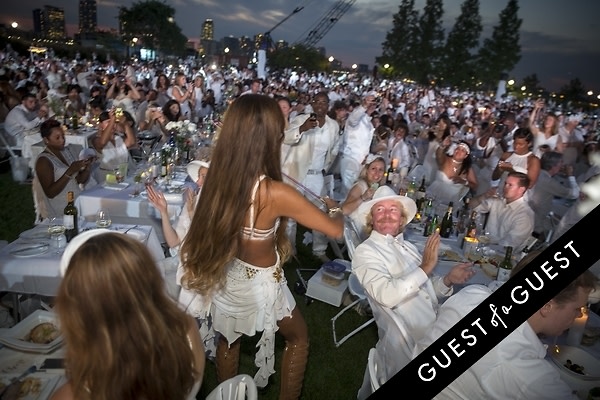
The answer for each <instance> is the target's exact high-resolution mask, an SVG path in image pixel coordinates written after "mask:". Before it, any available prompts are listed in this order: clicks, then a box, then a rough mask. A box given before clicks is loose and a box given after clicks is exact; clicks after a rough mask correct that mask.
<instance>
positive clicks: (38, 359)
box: [0, 329, 67, 400]
mask: <svg viewBox="0 0 600 400" xmlns="http://www.w3.org/2000/svg"><path fill="white" fill-rule="evenodd" d="M8 331H9V329H0V335H2V334H3V333H4V332H8ZM64 356H65V349H64V346H60V347H58V348H57V349H55V350H53V351H51V352H48V353H34V352H28V351H20V350H16V349H13V348H9V347H6V346H3V345H1V344H0V383H1V384H3V385H7V384H10V383H11V380H12V379H15V378H17V377H19V376H20V375H22V374H23V373H25V372H26V371H28V370H29V369H30V368H32V367H33V366H35V371H34V372H32V373H30V374H28V375H26V376H25V377H24V379H27V378H29V379H33V380H34V381H36V382H37V384H38V385H37V386H36V387H34V388H32V389H31V392H30V393H27V394H25V395H24V396H21V397H18V398H19V399H25V400H27V399H36V400H46V399H49V398H50V397H51V396H52V394H53V393H54V392H55V391H56V390H58V388H60V387H61V386H62V385H63V384H64V383H66V382H67V378H66V376H65V371H64V369H45V368H43V367H44V362H45V360H47V359H64Z"/></svg>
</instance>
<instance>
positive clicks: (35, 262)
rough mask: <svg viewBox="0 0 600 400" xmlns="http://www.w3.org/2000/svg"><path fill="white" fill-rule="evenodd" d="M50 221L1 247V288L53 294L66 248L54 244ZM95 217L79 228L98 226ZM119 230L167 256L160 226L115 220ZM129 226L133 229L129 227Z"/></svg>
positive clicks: (155, 254) (158, 255)
mask: <svg viewBox="0 0 600 400" xmlns="http://www.w3.org/2000/svg"><path fill="white" fill-rule="evenodd" d="M48 226H49V225H47V224H39V225H37V226H35V227H34V228H32V229H30V230H28V231H25V232H23V233H21V235H20V236H19V238H18V239H17V240H15V241H13V242H11V243H9V244H7V245H6V246H4V247H3V248H2V249H1V250H0V292H10V293H17V294H36V295H42V296H50V297H53V296H55V295H56V293H57V291H58V287H59V285H60V282H61V280H62V277H61V274H60V259H61V256H62V253H63V250H64V248H63V249H57V248H55V247H54V246H53V243H51V240H50V234H49V233H48ZM95 228H96V225H95V223H94V222H91V221H84V222H83V223H82V224H80V226H79V230H80V231H83V230H89V229H95ZM109 229H111V230H113V231H115V232H126V231H127V234H129V235H132V236H135V237H137V238H138V239H139V240H141V241H143V243H144V244H146V247H147V248H148V249H149V250H150V253H151V254H152V256H153V257H154V259H155V260H156V261H157V262H159V261H160V260H163V259H164V258H165V255H164V252H163V250H162V247H161V244H160V240H159V238H158V236H157V234H156V230H155V229H154V228H153V227H152V226H148V225H140V224H134V225H130V224H119V223H113V224H112V225H111V226H110V228H109ZM128 230H129V231H128Z"/></svg>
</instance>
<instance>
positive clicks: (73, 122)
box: [71, 113, 79, 130]
mask: <svg viewBox="0 0 600 400" xmlns="http://www.w3.org/2000/svg"><path fill="white" fill-rule="evenodd" d="M71 129H73V130H77V129H79V117H78V116H77V113H75V114H73V115H72V116H71Z"/></svg>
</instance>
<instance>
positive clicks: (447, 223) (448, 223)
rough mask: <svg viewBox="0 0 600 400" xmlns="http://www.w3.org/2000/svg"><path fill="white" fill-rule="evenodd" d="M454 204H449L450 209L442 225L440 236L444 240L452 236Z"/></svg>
mask: <svg viewBox="0 0 600 400" xmlns="http://www.w3.org/2000/svg"><path fill="white" fill-rule="evenodd" d="M453 205H454V203H453V202H450V203H448V209H447V210H446V213H445V214H444V217H443V218H442V223H441V225H440V236H441V237H443V238H449V237H450V235H451V234H452V228H453V227H452V224H453V221H452V206H453Z"/></svg>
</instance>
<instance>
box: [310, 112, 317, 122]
mask: <svg viewBox="0 0 600 400" xmlns="http://www.w3.org/2000/svg"><path fill="white" fill-rule="evenodd" d="M310 119H311V120H313V121H316V120H317V114H316V113H310Z"/></svg>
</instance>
